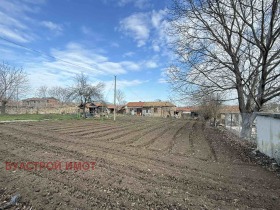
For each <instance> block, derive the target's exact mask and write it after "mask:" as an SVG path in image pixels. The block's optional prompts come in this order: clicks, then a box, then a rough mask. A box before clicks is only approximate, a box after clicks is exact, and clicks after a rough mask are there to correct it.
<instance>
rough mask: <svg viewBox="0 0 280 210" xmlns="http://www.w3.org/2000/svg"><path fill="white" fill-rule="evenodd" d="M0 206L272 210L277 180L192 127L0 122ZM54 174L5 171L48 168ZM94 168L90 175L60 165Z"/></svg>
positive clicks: (277, 204) (127, 121)
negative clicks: (13, 202) (15, 198)
mask: <svg viewBox="0 0 280 210" xmlns="http://www.w3.org/2000/svg"><path fill="white" fill-rule="evenodd" d="M0 161H1V163H0V207H2V206H3V205H4V204H5V201H9V199H10V197H11V195H14V194H16V193H20V195H21V197H22V198H21V200H20V203H19V204H18V206H15V207H12V208H11V209H30V208H31V207H32V209H279V208H280V197H279V196H280V180H279V178H278V177H277V176H276V174H275V173H272V172H269V171H268V170H266V169H264V168H262V167H261V166H259V165H257V164H254V163H253V162H251V161H250V158H248V157H247V156H246V154H245V153H244V150H243V149H242V148H239V149H237V148H236V147H232V145H231V141H229V139H228V137H227V135H225V133H224V132H222V131H219V130H216V129H214V128H210V127H208V126H204V125H203V124H202V123H200V122H197V121H186V120H179V119H162V118H147V117H146V118H145V117H134V118H133V117H131V118H130V117H122V118H119V119H118V121H117V122H113V121H111V120H104V121H97V120H69V121H41V122H21V123H3V124H0ZM54 161H58V162H60V163H62V167H61V168H56V169H53V170H48V169H47V168H42V169H41V170H38V168H37V170H35V169H34V168H33V170H27V169H26V168H11V169H10V168H8V169H9V170H7V169H6V162H14V163H27V162H44V163H47V162H54ZM69 162H77V163H85V162H96V164H95V166H94V170H92V169H90V170H73V169H69V168H67V169H66V168H65V167H64V165H63V164H66V163H69Z"/></svg>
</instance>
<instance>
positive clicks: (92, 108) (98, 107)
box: [78, 102, 108, 115]
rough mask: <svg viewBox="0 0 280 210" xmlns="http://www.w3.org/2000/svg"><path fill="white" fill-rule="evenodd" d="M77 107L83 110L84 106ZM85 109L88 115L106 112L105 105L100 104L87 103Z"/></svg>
mask: <svg viewBox="0 0 280 210" xmlns="http://www.w3.org/2000/svg"><path fill="white" fill-rule="evenodd" d="M78 107H79V108H80V109H83V108H84V105H83V104H80V105H79V106H78ZM85 109H86V112H88V113H89V114H90V115H95V114H100V113H104V112H108V109H107V105H106V104H105V103H101V102H88V103H86V104H85Z"/></svg>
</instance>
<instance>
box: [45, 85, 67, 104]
mask: <svg viewBox="0 0 280 210" xmlns="http://www.w3.org/2000/svg"><path fill="white" fill-rule="evenodd" d="M69 92H70V89H69V88H67V87H60V86H55V87H51V88H49V90H48V95H49V96H51V97H54V98H56V99H58V100H59V101H60V103H61V104H62V105H63V104H66V103H69V102H70V100H69V97H68V95H69Z"/></svg>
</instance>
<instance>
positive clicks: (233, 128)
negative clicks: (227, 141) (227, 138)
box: [218, 113, 257, 142]
mask: <svg viewBox="0 0 280 210" xmlns="http://www.w3.org/2000/svg"><path fill="white" fill-rule="evenodd" d="M218 125H220V126H224V127H225V128H226V129H227V130H229V131H230V132H232V133H233V134H235V135H237V136H238V137H241V129H242V117H241V114H240V113H224V114H221V115H220V118H219V119H218ZM256 138H257V131H256V124H255V122H254V123H253V125H252V133H251V138H249V140H250V141H252V142H256Z"/></svg>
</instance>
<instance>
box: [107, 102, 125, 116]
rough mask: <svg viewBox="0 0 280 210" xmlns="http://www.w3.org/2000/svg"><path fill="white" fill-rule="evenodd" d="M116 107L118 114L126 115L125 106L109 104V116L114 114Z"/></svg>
mask: <svg viewBox="0 0 280 210" xmlns="http://www.w3.org/2000/svg"><path fill="white" fill-rule="evenodd" d="M115 107H116V113H118V114H124V113H125V105H119V106H115V105H113V104H108V105H107V109H108V112H109V114H113V113H114V109H115Z"/></svg>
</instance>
